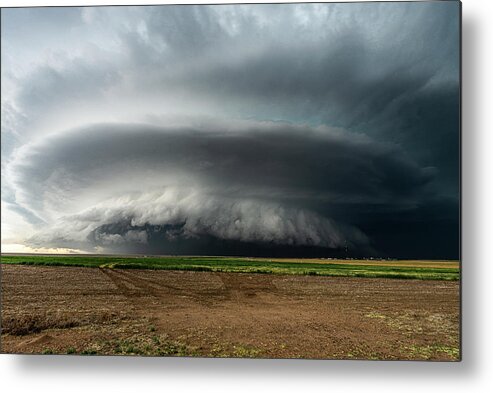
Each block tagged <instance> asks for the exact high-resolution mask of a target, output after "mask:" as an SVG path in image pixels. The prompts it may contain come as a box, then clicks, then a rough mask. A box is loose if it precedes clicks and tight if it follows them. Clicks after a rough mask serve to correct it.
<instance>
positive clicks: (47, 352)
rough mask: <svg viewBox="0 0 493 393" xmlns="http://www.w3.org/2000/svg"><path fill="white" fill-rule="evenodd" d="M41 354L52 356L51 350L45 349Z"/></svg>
mask: <svg viewBox="0 0 493 393" xmlns="http://www.w3.org/2000/svg"><path fill="white" fill-rule="evenodd" d="M41 354H43V355H53V350H52V349H50V348H47V349H45V350H43V352H41Z"/></svg>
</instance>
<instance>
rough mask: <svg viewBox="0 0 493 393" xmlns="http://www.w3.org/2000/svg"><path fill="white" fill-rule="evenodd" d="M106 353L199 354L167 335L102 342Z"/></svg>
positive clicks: (144, 354) (145, 354)
mask: <svg viewBox="0 0 493 393" xmlns="http://www.w3.org/2000/svg"><path fill="white" fill-rule="evenodd" d="M102 350H103V351H104V353H110V354H117V355H141V356H197V355H198V354H197V352H196V351H195V349H194V348H192V347H190V346H188V345H186V344H184V343H181V342H178V341H173V340H169V339H168V338H167V336H161V337H160V336H153V337H150V338H149V337H132V338H127V339H122V340H112V341H109V342H106V343H103V344H102Z"/></svg>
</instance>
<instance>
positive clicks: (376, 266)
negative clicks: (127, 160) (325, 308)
mask: <svg viewBox="0 0 493 393" xmlns="http://www.w3.org/2000/svg"><path fill="white" fill-rule="evenodd" d="M1 263H2V264H21V265H41V266H79V267H99V268H109V269H161V270H189V271H208V272H234V273H259V274H304V275H314V276H340V277H368V278H400V279H420V280H458V279H459V268H454V267H450V266H451V264H452V263H451V262H444V263H443V266H444V267H437V265H439V264H440V263H439V262H429V263H427V262H424V261H416V266H410V262H409V261H406V263H405V264H404V263H403V264H402V266H399V264H398V262H396V261H391V262H386V261H378V262H372V261H367V260H360V261H354V260H348V261H346V262H345V261H344V260H338V261H330V260H323V261H322V260H318V261H317V262H314V261H310V260H307V261H306V262H305V261H304V260H298V261H296V262H293V261H289V260H287V261H283V260H276V259H274V260H271V259H262V258H237V257H236V258H233V257H119V256H99V255H94V256H87V255H84V256H69V255H51V256H46V255H2V256H1Z"/></svg>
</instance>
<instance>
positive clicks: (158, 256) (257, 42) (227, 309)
mask: <svg viewBox="0 0 493 393" xmlns="http://www.w3.org/2000/svg"><path fill="white" fill-rule="evenodd" d="M460 7H461V6H460V3H459V2H456V1H434V2H369V3H357V2H355V3H299V4H245V5H242V4H229V5H162V6H115V7H52V8H47V7H44V8H43V7H40V8H4V9H2V11H1V22H2V23H1V28H2V31H1V49H2V51H1V55H2V57H1V82H2V91H1V94H2V96H1V99H2V101H1V104H2V117H1V127H2V129H1V142H2V156H1V169H2V182H1V198H2V202H1V203H2V204H1V213H2V214H1V219H2V227H1V235H2V236H1V237H2V239H1V240H2V242H1V245H2V246H1V247H2V256H1V269H2V310H1V311H2V312H1V316H2V337H1V338H2V341H1V350H2V352H3V353H17V354H28V353H29V354H68V355H92V354H94V355H142V356H200V357H251V358H310V359H378V360H439V361H457V360H460V295H459V290H460V286H459V285H460V282H459V278H460V270H459V268H460V266H459V261H460V18H461V8H460Z"/></svg>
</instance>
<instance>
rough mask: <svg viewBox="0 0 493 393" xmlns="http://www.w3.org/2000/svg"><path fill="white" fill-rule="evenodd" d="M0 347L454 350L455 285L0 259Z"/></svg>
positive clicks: (266, 353) (328, 353) (394, 355)
mask: <svg viewBox="0 0 493 393" xmlns="http://www.w3.org/2000/svg"><path fill="white" fill-rule="evenodd" d="M1 269H2V342H1V345H2V347H1V349H2V352H8V353H62V354H67V353H68V354H76V353H82V354H141V355H166V356H170V355H171V356H235V357H276V358H298V357H302V358H332V359H334V358H338V359H355V358H356V359H433V360H457V359H458V358H459V350H458V347H459V283H458V282H457V281H455V282H446V281H420V280H392V279H366V278H342V277H341V278H339V277H337V278H336V277H334V278H332V277H315V276H282V275H268V274H241V273H207V272H190V271H189V272H180V271H152V270H116V269H96V268H68V267H39V266H36V267H34V266H19V265H2V266H1Z"/></svg>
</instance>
